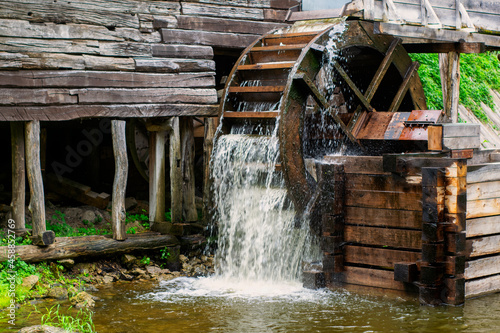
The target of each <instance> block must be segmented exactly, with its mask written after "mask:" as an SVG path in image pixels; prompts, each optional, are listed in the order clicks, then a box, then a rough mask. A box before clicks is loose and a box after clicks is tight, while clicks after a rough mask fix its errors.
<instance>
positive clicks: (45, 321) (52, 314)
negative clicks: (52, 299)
mask: <svg viewBox="0 0 500 333" xmlns="http://www.w3.org/2000/svg"><path fill="white" fill-rule="evenodd" d="M72 310H73V309H72V307H70V308H68V310H67V312H70V313H71V312H74V311H72ZM34 312H35V313H40V314H42V312H41V311H39V310H37V309H36V308H35V311H34ZM92 315H93V312H92V311H91V310H89V309H80V310H79V311H78V312H77V313H76V314H74V315H71V314H68V313H63V312H62V311H61V309H60V306H59V304H58V305H54V306H52V307H51V308H50V309H45V313H44V314H42V318H41V323H40V324H41V325H48V326H54V327H60V328H63V329H65V330H66V331H68V332H80V333H94V332H95V331H96V330H95V326H94V322H93V321H92Z"/></svg>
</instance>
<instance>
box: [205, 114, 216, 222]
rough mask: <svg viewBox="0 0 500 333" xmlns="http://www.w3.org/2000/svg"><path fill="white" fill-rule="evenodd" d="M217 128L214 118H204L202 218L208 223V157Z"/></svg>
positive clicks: (209, 217) (210, 197)
mask: <svg viewBox="0 0 500 333" xmlns="http://www.w3.org/2000/svg"><path fill="white" fill-rule="evenodd" d="M216 129H217V119H216V118H205V137H204V140H203V219H204V220H205V223H207V224H208V223H209V222H210V221H211V219H212V217H211V215H210V211H211V207H212V206H213V205H212V196H211V192H210V188H211V185H212V182H211V180H212V178H211V175H210V159H211V158H212V151H213V149H214V142H213V141H214V137H215V131H216Z"/></svg>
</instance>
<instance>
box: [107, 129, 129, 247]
mask: <svg viewBox="0 0 500 333" xmlns="http://www.w3.org/2000/svg"><path fill="white" fill-rule="evenodd" d="M111 135H112V140H113V154H114V157H115V178H114V181H113V202H112V207H111V224H112V227H113V239H115V240H120V241H122V240H125V239H126V238H127V237H126V234H125V189H126V187H127V175H128V158H127V144H126V140H125V121H124V120H112V121H111Z"/></svg>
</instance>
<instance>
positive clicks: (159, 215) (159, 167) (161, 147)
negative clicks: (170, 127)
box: [149, 131, 167, 227]
mask: <svg viewBox="0 0 500 333" xmlns="http://www.w3.org/2000/svg"><path fill="white" fill-rule="evenodd" d="M166 136H167V131H155V132H150V133H149V221H150V222H151V223H152V227H153V226H154V224H155V223H157V222H163V221H164V220H165V181H166V179H165V144H166V140H167V137H166Z"/></svg>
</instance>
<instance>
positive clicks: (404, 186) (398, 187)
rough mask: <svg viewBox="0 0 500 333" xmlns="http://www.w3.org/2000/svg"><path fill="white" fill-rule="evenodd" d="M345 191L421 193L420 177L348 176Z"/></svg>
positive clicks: (388, 175)
mask: <svg viewBox="0 0 500 333" xmlns="http://www.w3.org/2000/svg"><path fill="white" fill-rule="evenodd" d="M346 189H347V190H374V191H394V192H396V191H398V192H407V193H409V192H412V193H422V177H421V176H408V177H402V176H399V175H395V174H382V175H367V174H348V175H347V176H346Z"/></svg>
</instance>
